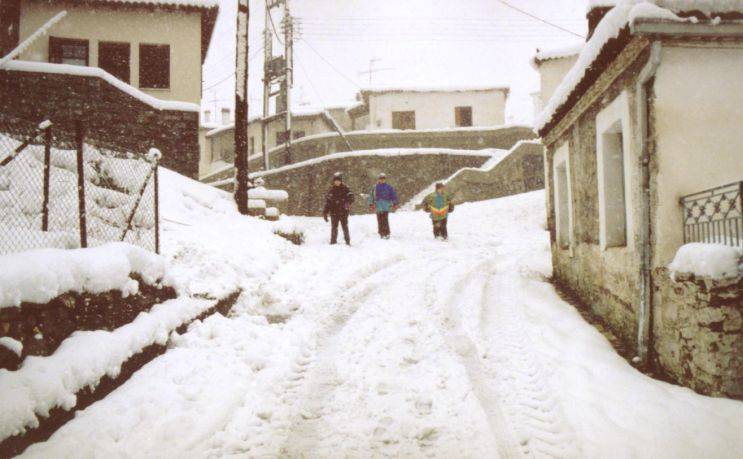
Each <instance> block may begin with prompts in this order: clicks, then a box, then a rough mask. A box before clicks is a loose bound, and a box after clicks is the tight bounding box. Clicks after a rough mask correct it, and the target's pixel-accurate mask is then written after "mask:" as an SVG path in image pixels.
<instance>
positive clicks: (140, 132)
mask: <svg viewBox="0 0 743 459" xmlns="http://www.w3.org/2000/svg"><path fill="white" fill-rule="evenodd" d="M0 114H3V115H7V116H10V117H14V118H20V119H23V120H27V121H30V122H33V123H38V122H40V121H42V120H44V119H50V120H51V121H52V122H53V123H54V124H55V126H56V128H55V132H56V133H57V134H61V133H64V134H65V137H67V138H69V139H73V138H74V132H75V130H74V129H75V121H76V120H77V119H80V120H82V122H83V125H84V127H85V131H86V141H88V142H91V143H96V144H99V145H101V146H105V147H109V148H113V149H124V150H131V151H135V152H140V153H145V152H147V151H148V150H149V149H150V148H151V147H156V148H158V149H160V151H162V153H163V160H162V164H163V166H165V167H167V168H169V169H173V170H175V171H176V172H179V173H181V174H183V175H186V176H188V177H192V178H194V179H196V178H198V172H199V114H198V112H189V111H175V110H159V109H157V108H154V107H152V106H150V105H148V104H146V103H144V102H142V101H140V100H139V99H137V98H135V97H132V96H130V95H129V94H127V93H125V92H123V91H121V90H119V89H117V88H116V87H114V86H112V85H111V84H109V83H108V82H106V81H105V80H103V79H101V78H98V77H95V76H77V75H64V74H56V73H36V72H25V71H13V70H1V71H0Z"/></svg>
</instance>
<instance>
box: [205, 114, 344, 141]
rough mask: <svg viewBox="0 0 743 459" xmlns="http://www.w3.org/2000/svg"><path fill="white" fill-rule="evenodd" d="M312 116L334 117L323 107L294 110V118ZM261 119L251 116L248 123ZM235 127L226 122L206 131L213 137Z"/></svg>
mask: <svg viewBox="0 0 743 459" xmlns="http://www.w3.org/2000/svg"><path fill="white" fill-rule="evenodd" d="M312 116H322V117H325V118H326V119H327V120H328V122H331V123H332V121H331V120H332V118H331V117H330V115H329V114H328V111H327V110H325V109H323V108H305V107H302V108H298V109H294V110H292V117H293V118H309V117H312ZM260 119H261V117H260V116H251V117H250V118H248V124H250V123H254V122H256V121H260ZM234 128H235V123H230V124H225V125H224V126H219V127H217V128H215V129H212V130H211V131H209V132H207V133H206V136H207V137H213V136H215V135H217V134H221V133H223V132H225V131H231V130H232V129H234Z"/></svg>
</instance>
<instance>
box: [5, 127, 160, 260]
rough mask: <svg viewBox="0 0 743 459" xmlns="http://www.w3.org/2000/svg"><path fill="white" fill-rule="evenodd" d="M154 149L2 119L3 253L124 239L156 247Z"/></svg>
mask: <svg viewBox="0 0 743 459" xmlns="http://www.w3.org/2000/svg"><path fill="white" fill-rule="evenodd" d="M158 160H159V153H158V152H157V151H156V150H151V151H150V152H148V153H146V154H145V153H143V152H122V151H116V150H112V149H109V148H102V147H97V146H95V145H93V144H90V143H88V142H86V141H85V138H84V126H83V125H81V124H78V126H77V127H76V129H75V131H74V132H60V131H59V130H58V129H55V126H54V125H52V124H51V123H46V122H45V123H42V124H41V125H38V126H37V125H34V124H31V123H26V122H23V121H19V120H17V119H8V118H4V117H0V253H9V252H19V251H23V250H29V249H35V248H42V247H56V248H77V247H91V246H96V245H100V244H103V243H105V242H110V241H125V242H129V243H132V244H136V245H139V246H141V247H143V248H146V249H148V250H152V251H156V252H157V251H159V227H158V226H159V225H158V193H157V163H158Z"/></svg>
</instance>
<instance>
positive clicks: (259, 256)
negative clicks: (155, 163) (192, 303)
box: [160, 167, 294, 298]
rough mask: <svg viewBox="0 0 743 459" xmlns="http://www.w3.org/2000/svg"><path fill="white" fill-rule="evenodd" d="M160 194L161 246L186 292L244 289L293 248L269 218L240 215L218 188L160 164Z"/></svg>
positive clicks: (221, 294)
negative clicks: (275, 228)
mask: <svg viewBox="0 0 743 459" xmlns="http://www.w3.org/2000/svg"><path fill="white" fill-rule="evenodd" d="M160 200H161V201H160V204H161V205H160V215H161V220H162V224H161V231H162V236H161V241H162V247H161V252H162V254H163V256H165V257H166V258H167V259H168V261H169V263H170V272H171V273H172V275H173V276H174V278H176V279H178V283H179V285H183V286H184V287H183V289H184V290H185V291H186V293H188V294H191V295H204V296H208V297H212V298H221V297H224V296H225V295H227V294H229V293H231V292H233V291H234V290H235V289H237V288H244V289H248V288H250V286H251V285H254V284H255V283H256V282H260V280H261V279H263V278H265V277H266V276H268V275H269V274H270V273H271V272H272V271H273V270H274V269H275V267H276V266H278V265H279V264H281V263H282V262H284V261H283V260H285V259H286V258H287V257H290V256H292V254H293V250H294V246H293V245H292V244H291V243H289V242H288V241H286V240H284V239H283V238H281V237H279V236H276V235H275V234H274V233H273V227H272V222H268V221H265V220H260V219H258V218H254V217H247V216H244V215H240V213H239V212H238V211H237V206H236V205H235V201H234V198H233V196H232V194H231V193H228V192H226V191H224V190H220V189H218V188H214V187H211V186H209V185H207V184H204V183H200V182H197V181H195V180H192V179H189V178H187V177H184V176H182V175H179V174H176V173H175V172H172V171H170V170H168V169H165V168H162V167H161V168H160ZM251 201H252V200H251ZM263 202H264V203H265V201H263Z"/></svg>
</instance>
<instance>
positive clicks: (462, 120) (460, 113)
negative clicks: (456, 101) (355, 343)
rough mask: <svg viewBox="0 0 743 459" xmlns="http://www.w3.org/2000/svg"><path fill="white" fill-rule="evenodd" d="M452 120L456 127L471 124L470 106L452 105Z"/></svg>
mask: <svg viewBox="0 0 743 459" xmlns="http://www.w3.org/2000/svg"><path fill="white" fill-rule="evenodd" d="M454 122H455V123H456V126H457V127H467V126H472V107H454Z"/></svg>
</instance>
